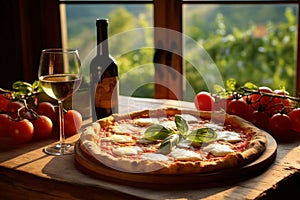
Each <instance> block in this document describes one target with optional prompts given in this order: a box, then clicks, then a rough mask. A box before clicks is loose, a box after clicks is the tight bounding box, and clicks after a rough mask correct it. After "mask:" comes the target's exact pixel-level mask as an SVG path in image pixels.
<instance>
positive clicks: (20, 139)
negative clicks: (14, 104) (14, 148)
mask: <svg viewBox="0 0 300 200" xmlns="http://www.w3.org/2000/svg"><path fill="white" fill-rule="evenodd" d="M33 131H34V127H33V125H32V123H31V122H30V121H29V120H28V119H23V120H21V121H11V123H10V126H9V135H10V136H11V138H12V139H13V141H14V142H15V143H16V144H22V143H26V142H29V141H30V140H31V138H32V137H33Z"/></svg>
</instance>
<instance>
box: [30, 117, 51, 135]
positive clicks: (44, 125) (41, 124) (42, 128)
mask: <svg viewBox="0 0 300 200" xmlns="http://www.w3.org/2000/svg"><path fill="white" fill-rule="evenodd" d="M31 122H32V124H33V127H34V133H33V138H34V139H36V140H41V139H45V138H47V137H49V136H50V135H51V133H52V130H53V124H52V121H51V119H50V118H49V117H47V116H45V115H39V117H37V118H36V119H34V120H32V121H31Z"/></svg>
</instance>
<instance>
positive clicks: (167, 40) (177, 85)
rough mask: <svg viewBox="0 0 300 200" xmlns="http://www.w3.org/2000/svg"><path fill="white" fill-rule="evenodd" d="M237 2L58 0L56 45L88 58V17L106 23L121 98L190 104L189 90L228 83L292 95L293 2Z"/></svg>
mask: <svg viewBox="0 0 300 200" xmlns="http://www.w3.org/2000/svg"><path fill="white" fill-rule="evenodd" d="M245 3H246V2H245V1H225V0H217V1H191V0H189V1H188V0H184V1H180V0H154V1H126V0H125V1H60V7H61V18H62V20H64V19H65V23H62V30H65V33H64V32H63V33H64V34H63V36H64V39H63V41H64V42H63V45H64V46H67V47H70V48H77V49H79V51H80V54H81V57H82V58H85V59H87V60H88V59H89V58H90V57H92V55H93V48H94V47H95V44H96V29H95V20H96V18H99V17H105V18H109V31H110V32H109V36H110V41H109V48H110V53H111V54H112V55H113V56H114V57H116V58H117V61H118V63H119V72H120V94H121V95H129V96H132V95H133V96H143V97H156V98H171V99H183V100H188V101H191V100H193V97H194V94H195V93H196V92H198V91H200V90H211V89H212V87H213V86H212V85H213V84H214V83H216V82H217V83H219V82H221V83H222V82H224V81H225V80H226V79H229V78H235V79H237V81H239V82H241V83H243V82H246V81H251V82H253V83H255V84H257V85H267V86H270V87H272V88H278V87H279V86H281V85H283V86H285V87H286V88H287V90H288V91H289V92H290V93H294V91H296V90H297V91H300V80H299V79H300V76H298V75H297V74H298V73H299V71H300V70H298V69H300V66H299V64H297V62H298V63H299V61H298V60H297V54H299V53H298V49H299V42H298V40H299V39H298V29H299V28H298V23H299V22H298V20H299V14H298V12H299V4H300V3H299V2H298V1H296V0H292V1H278V0H273V1H267V0H266V1H250V2H249V1H247V3H246V4H245ZM62 22H63V21H62ZM152 27H159V28H156V29H155V30H154V28H152ZM165 28H166V29H165ZM180 33H182V35H181V34H180ZM155 49H156V51H155ZM160 50H166V51H160ZM168 52H172V54H171V53H168ZM153 59H155V61H157V63H158V65H157V64H155V65H153ZM87 63H88V62H87ZM155 63H156V62H155ZM157 66H160V67H161V68H159V67H157ZM168 66H170V67H168ZM159 69H160V70H159ZM210 70H212V71H211V72H210ZM182 75H183V76H182ZM296 75H297V76H296ZM153 81H155V82H156V83H159V84H156V85H155V84H153ZM168 87H169V88H168Z"/></svg>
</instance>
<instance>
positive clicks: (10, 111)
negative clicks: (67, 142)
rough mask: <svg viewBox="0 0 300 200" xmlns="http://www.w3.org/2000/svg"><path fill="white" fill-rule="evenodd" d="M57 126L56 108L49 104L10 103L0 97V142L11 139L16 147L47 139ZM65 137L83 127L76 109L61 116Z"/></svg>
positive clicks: (9, 100) (10, 100)
mask: <svg viewBox="0 0 300 200" xmlns="http://www.w3.org/2000/svg"><path fill="white" fill-rule="evenodd" d="M56 123H58V108H57V106H55V105H53V104H52V103H50V102H38V101H37V99H35V102H34V103H32V102H30V103H28V102H27V101H25V100H23V101H22V100H12V99H9V98H7V97H6V96H4V95H1V94H0V139H1V137H2V138H3V137H6V138H10V139H11V140H12V142H14V143H15V144H22V143H26V142H29V141H32V140H43V139H46V138H49V137H50V136H51V135H53V134H54V133H55V132H57V131H56V130H55V128H54V127H57V126H54V125H55V124H56ZM64 124H65V126H64V127H65V129H64V133H65V137H69V136H71V135H74V134H75V133H77V131H78V130H79V129H80V128H81V126H82V116H81V114H80V113H79V112H78V111H76V110H72V109H70V110H67V111H65V113H64Z"/></svg>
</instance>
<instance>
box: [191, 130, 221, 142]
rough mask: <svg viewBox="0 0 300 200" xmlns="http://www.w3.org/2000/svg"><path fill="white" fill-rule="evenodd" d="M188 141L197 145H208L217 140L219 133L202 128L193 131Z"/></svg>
mask: <svg viewBox="0 0 300 200" xmlns="http://www.w3.org/2000/svg"><path fill="white" fill-rule="evenodd" d="M187 139H188V140H190V141H191V142H192V143H196V144H199V143H207V142H212V141H215V140H216V139H217V133H216V132H215V131H214V130H213V129H211V128H200V129H197V130H194V131H192V132H191V133H190V134H189V135H188V136H187Z"/></svg>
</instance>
